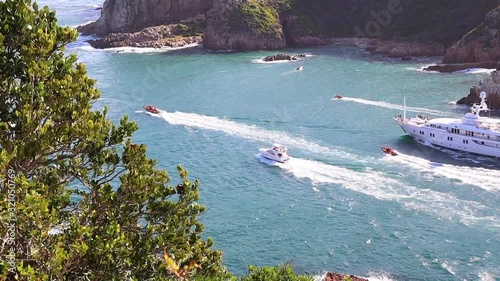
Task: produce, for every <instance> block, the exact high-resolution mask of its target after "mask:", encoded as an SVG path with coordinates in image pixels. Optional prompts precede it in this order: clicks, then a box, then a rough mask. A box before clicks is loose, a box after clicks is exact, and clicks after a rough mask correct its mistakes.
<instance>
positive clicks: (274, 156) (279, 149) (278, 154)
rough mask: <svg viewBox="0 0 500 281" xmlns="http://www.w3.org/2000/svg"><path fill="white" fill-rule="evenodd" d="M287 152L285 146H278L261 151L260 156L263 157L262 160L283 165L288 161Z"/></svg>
mask: <svg viewBox="0 0 500 281" xmlns="http://www.w3.org/2000/svg"><path fill="white" fill-rule="evenodd" d="M287 152H288V149H287V148H286V147H285V146H283V145H279V144H275V145H273V147H272V148H269V149H262V150H261V154H262V156H264V158H267V159H269V160H273V161H276V162H280V163H285V162H286V161H288V160H289V159H290V157H288V154H287Z"/></svg>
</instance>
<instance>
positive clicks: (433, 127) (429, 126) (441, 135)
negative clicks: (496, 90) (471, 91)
mask: <svg viewBox="0 0 500 281" xmlns="http://www.w3.org/2000/svg"><path fill="white" fill-rule="evenodd" d="M480 97H481V103H480V104H479V105H478V104H474V105H472V107H471V112H469V113H466V114H465V115H464V116H463V117H462V118H461V119H453V118H435V119H429V118H427V117H424V116H420V115H419V116H417V117H416V118H406V101H405V106H404V113H403V114H404V115H403V116H401V115H398V116H396V117H394V120H395V121H396V122H397V123H398V124H399V125H400V126H401V128H402V129H403V131H404V132H405V133H406V134H408V135H410V136H412V137H413V138H414V139H415V140H416V141H418V142H420V143H422V144H431V145H434V146H440V147H445V148H449V149H454V150H460V151H466V152H470V153H474V154H480V155H486V156H493V157H500V120H498V119H492V118H487V117H482V116H479V113H480V112H481V111H488V106H487V105H486V93H485V92H481V94H480Z"/></svg>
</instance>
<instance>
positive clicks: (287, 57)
mask: <svg viewBox="0 0 500 281" xmlns="http://www.w3.org/2000/svg"><path fill="white" fill-rule="evenodd" d="M305 57H306V55H305V54H297V55H287V54H276V55H272V56H267V57H265V58H263V59H262V60H263V61H280V60H289V61H292V60H298V59H299V58H305Z"/></svg>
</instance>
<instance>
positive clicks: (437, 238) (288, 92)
mask: <svg viewBox="0 0 500 281" xmlns="http://www.w3.org/2000/svg"><path fill="white" fill-rule="evenodd" d="M42 3H43V4H48V5H49V6H50V7H51V8H53V9H56V10H57V12H58V18H59V20H60V24H63V25H70V26H76V25H78V24H83V23H85V22H87V21H89V20H95V19H96V18H97V17H98V15H99V11H96V10H95V6H98V5H100V4H101V3H100V2H96V1H92V0H85V1H81V2H79V4H74V3H73V2H71V1H43V2H42ZM85 39H88V38H80V39H79V41H78V42H76V43H74V44H71V46H70V47H69V48H68V49H69V50H70V51H74V52H76V53H77V54H78V55H79V57H80V61H82V62H84V63H85V64H86V65H87V68H88V72H89V75H90V76H91V77H93V78H95V79H96V80H97V81H98V83H97V86H98V88H99V89H100V90H101V93H102V97H101V99H100V100H99V101H98V103H97V104H96V108H102V107H103V106H104V105H107V106H108V107H109V111H110V114H109V117H110V118H111V119H112V120H119V118H120V117H121V116H122V115H125V114H127V115H129V117H130V118H131V119H133V120H134V121H136V122H137V123H138V125H139V126H140V129H139V131H138V132H137V133H136V135H135V138H134V141H135V142H138V143H145V144H146V145H147V146H148V151H149V155H150V156H151V157H153V158H156V159H157V160H158V163H159V167H161V168H164V169H166V170H168V171H170V173H171V177H172V180H173V182H174V183H175V182H177V180H178V177H177V175H176V174H175V172H176V170H175V167H176V166H177V165H178V164H182V165H183V166H184V167H186V168H187V169H188V170H189V172H190V177H191V178H192V179H199V180H200V182H201V195H202V199H201V203H202V204H204V205H206V206H207V208H208V211H207V213H206V214H205V215H203V217H202V220H203V222H204V223H205V226H206V233H207V235H209V236H212V237H213V238H214V240H215V242H216V248H218V249H221V250H223V251H224V259H225V261H226V265H227V266H228V268H229V269H230V271H231V272H233V273H235V274H239V275H240V274H244V273H245V272H246V268H247V265H248V264H255V265H277V264H279V263H284V262H287V261H290V260H292V264H293V265H294V268H295V269H296V271H297V272H299V273H308V274H315V275H320V274H321V273H322V272H324V271H339V272H347V273H352V274H357V275H361V276H366V277H370V280H380V279H384V280H496V279H499V278H500V256H499V253H500V243H499V241H500V200H499V199H500V184H499V181H498V178H499V177H500V164H499V161H498V159H489V158H484V157H477V156H472V155H468V154H464V153H457V152H451V151H440V150H435V149H432V148H428V147H424V146H422V145H420V144H417V143H415V142H414V141H413V140H412V139H411V138H409V137H407V136H404V135H403V131H402V130H401V129H400V128H399V127H398V126H397V125H396V123H395V122H394V121H393V120H392V117H393V116H394V115H395V114H401V113H402V112H401V108H402V107H401V105H402V103H403V96H406V97H407V103H408V105H409V106H411V107H412V108H411V110H412V111H413V112H411V113H410V114H416V113H423V114H426V115H429V116H431V117H432V116H434V117H436V116H455V117H458V116H460V115H462V114H463V113H464V112H466V109H461V108H457V107H455V106H454V105H452V104H450V102H453V101H455V100H457V99H458V98H460V97H462V96H464V95H465V94H466V93H467V92H468V88H469V87H470V86H471V85H473V84H475V83H477V81H478V80H479V79H480V78H481V77H483V76H484V75H485V74H471V73H455V74H435V73H424V72H421V71H419V69H420V68H422V67H423V66H424V65H427V64H431V63H433V62H436V61H437V60H438V58H432V59H422V60H421V61H412V62H404V63H403V62H400V61H396V60H394V61H391V60H387V59H382V58H377V57H372V56H369V55H367V54H365V52H364V51H363V50H362V49H358V48H353V47H349V48H348V47H338V46H327V47H321V48H310V49H299V50H285V51H286V52H289V53H306V54H308V55H309V56H308V57H307V58H305V59H303V60H301V61H300V62H293V63H271V64H264V63H258V61H259V59H261V58H262V57H264V56H266V55H270V54H274V53H275V52H248V53H210V52H207V51H205V50H203V49H202V48H199V47H195V48H187V49H182V50H172V51H167V52H142V51H139V50H131V49H124V50H114V51H102V50H94V49H92V48H90V47H89V46H88V45H87V44H86V43H84V40H85ZM299 64H301V65H303V67H304V70H303V71H294V69H295V67H296V66H297V65H299ZM336 94H342V95H343V96H344V97H345V98H343V99H342V100H333V99H332V97H333V96H334V95H336ZM144 104H153V105H154V106H157V107H159V108H160V109H162V110H165V112H163V113H162V115H161V117H156V116H151V115H149V114H147V113H145V112H144V111H143V110H142V105H144ZM274 142H277V143H281V144H284V145H286V146H288V148H289V154H290V155H291V157H292V159H291V160H290V161H289V163H287V164H279V165H270V163H266V161H264V160H263V159H260V158H259V157H258V155H257V154H258V150H259V148H265V147H269V146H270V145H272V144H273V143H274ZM383 145H389V146H392V147H395V148H396V149H397V150H398V151H400V152H401V155H399V156H397V157H391V156H386V155H385V154H383V153H382V152H381V150H380V147H381V146H383Z"/></svg>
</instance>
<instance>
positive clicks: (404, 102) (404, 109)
mask: <svg viewBox="0 0 500 281" xmlns="http://www.w3.org/2000/svg"><path fill="white" fill-rule="evenodd" d="M403 120H406V97H403Z"/></svg>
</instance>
